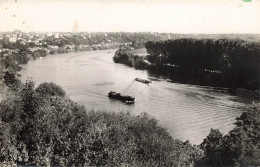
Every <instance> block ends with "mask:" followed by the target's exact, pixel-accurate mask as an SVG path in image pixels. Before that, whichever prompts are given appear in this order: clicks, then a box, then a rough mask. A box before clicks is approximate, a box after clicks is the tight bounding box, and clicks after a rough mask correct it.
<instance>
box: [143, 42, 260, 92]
mask: <svg viewBox="0 0 260 167" xmlns="http://www.w3.org/2000/svg"><path fill="white" fill-rule="evenodd" d="M145 47H146V49H147V52H148V56H147V59H148V61H149V62H150V63H152V64H153V65H154V66H155V67H157V69H160V68H161V69H165V66H168V67H169V68H172V67H173V68H172V70H171V71H172V75H173V76H181V77H197V78H209V79H212V81H213V82H218V84H219V85H222V86H228V87H230V88H238V87H242V88H246V89H251V90H258V89H259V85H260V77H259V76H260V65H259V64H260V43H259V42H248V41H244V40H239V39H218V40H214V39H190V38H186V39H176V40H167V41H159V42H153V41H149V42H147V43H146V45H145Z"/></svg>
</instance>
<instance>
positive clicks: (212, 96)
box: [21, 50, 244, 144]
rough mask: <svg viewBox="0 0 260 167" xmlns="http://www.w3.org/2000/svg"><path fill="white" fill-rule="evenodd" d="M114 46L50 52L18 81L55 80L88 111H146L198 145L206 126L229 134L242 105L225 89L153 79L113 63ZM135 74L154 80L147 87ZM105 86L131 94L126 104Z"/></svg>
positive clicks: (32, 63)
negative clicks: (131, 100)
mask: <svg viewBox="0 0 260 167" xmlns="http://www.w3.org/2000/svg"><path fill="white" fill-rule="evenodd" d="M114 52H115V50H103V51H89V52H83V53H82V52H81V53H66V54H60V55H49V56H47V57H44V58H42V59H37V60H33V61H29V63H28V64H27V65H23V66H22V67H23V69H22V71H21V74H22V77H21V79H22V81H23V82H24V81H25V80H26V79H27V78H28V77H32V78H33V80H34V81H36V85H38V84H40V83H42V82H54V83H56V84H58V85H60V86H62V88H63V89H64V90H65V91H66V93H67V95H68V96H69V97H70V98H71V99H73V100H74V101H76V102H78V103H80V104H82V105H84V106H86V108H87V109H96V110H98V109H101V110H109V111H115V112H119V111H125V112H126V111H130V112H131V113H133V114H140V113H142V112H147V113H149V114H150V115H151V116H153V117H155V118H156V119H157V120H159V124H160V125H162V126H163V127H165V128H167V130H168V131H169V133H170V134H171V135H172V136H173V137H174V138H178V139H180V140H182V141H185V140H187V139H188V140H189V141H190V142H191V143H192V144H199V143H201V142H202V140H203V139H204V138H205V137H206V136H207V135H208V133H209V131H210V128H218V129H220V131H221V132H222V133H228V132H229V131H230V130H231V129H232V128H233V127H234V125H233V123H234V122H235V118H236V117H237V116H239V115H240V114H241V108H242V107H243V106H244V104H242V103H239V102H236V101H234V100H236V99H237V98H238V97H235V96H232V95H231V94H230V93H229V92H228V91H226V90H224V89H214V88H211V87H202V86H196V85H188V84H179V83H172V82H168V81H167V80H164V79H160V78H157V77H153V76H151V75H150V74H148V72H147V71H141V70H135V69H133V68H130V67H127V66H125V65H122V64H115V63H113V60H112V57H113V55H114ZM136 77H139V78H149V79H151V80H153V83H152V84H150V85H147V84H143V83H140V82H136V81H134V79H135V78H136ZM110 90H114V91H118V92H121V93H124V94H129V95H133V96H135V97H136V103H135V105H126V104H124V103H121V102H119V101H115V100H111V99H109V98H108V97H107V93H108V92H109V91H110Z"/></svg>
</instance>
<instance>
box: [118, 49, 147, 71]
mask: <svg viewBox="0 0 260 167" xmlns="http://www.w3.org/2000/svg"><path fill="white" fill-rule="evenodd" d="M113 60H114V62H115V63H122V64H126V65H128V66H130V67H135V68H136V69H146V68H147V67H148V64H147V63H146V62H145V57H144V56H138V55H133V54H131V53H126V52H125V49H124V48H120V49H119V50H117V51H116V52H115V55H114V57H113Z"/></svg>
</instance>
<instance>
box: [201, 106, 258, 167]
mask: <svg viewBox="0 0 260 167" xmlns="http://www.w3.org/2000/svg"><path fill="white" fill-rule="evenodd" d="M259 118H260V106H259V104H258V105H256V106H254V107H252V108H248V109H247V111H245V112H244V113H243V114H242V115H241V116H240V117H238V118H237V121H236V123H235V124H236V127H235V128H234V129H233V130H231V131H230V132H229V133H228V134H227V135H225V136H224V137H223V136H222V134H221V133H220V132H219V131H218V130H211V132H210V134H209V136H207V138H206V139H204V141H203V143H202V144H201V145H200V147H201V148H202V149H203V150H204V153H205V157H204V158H203V159H202V160H201V161H199V162H197V164H198V165H203V166H205V165H206V166H259V165H260V129H259V127H260V119H259Z"/></svg>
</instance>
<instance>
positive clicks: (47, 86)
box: [35, 82, 65, 97]
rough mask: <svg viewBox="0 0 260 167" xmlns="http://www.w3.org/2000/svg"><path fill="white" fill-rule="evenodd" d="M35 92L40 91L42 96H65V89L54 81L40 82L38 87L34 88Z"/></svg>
mask: <svg viewBox="0 0 260 167" xmlns="http://www.w3.org/2000/svg"><path fill="white" fill-rule="evenodd" d="M35 91H36V92H38V93H40V94H41V95H42V96H46V95H47V96H61V97H64V96H65V91H64V90H63V89H62V88H61V87H60V86H58V85H56V84H55V83H52V82H51V83H46V82H44V83H41V84H40V85H39V86H38V88H36V89H35Z"/></svg>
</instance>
